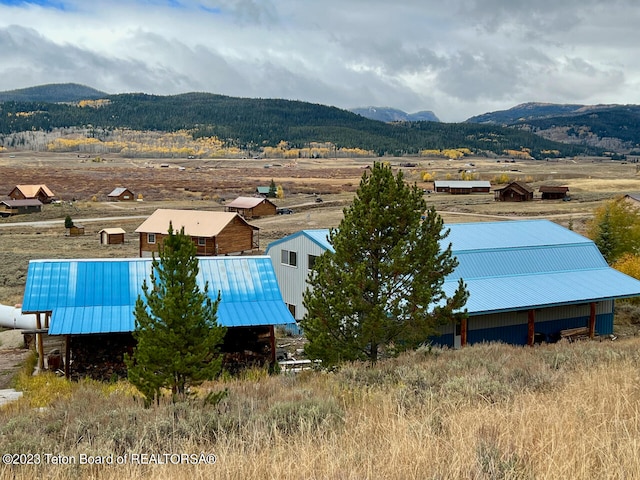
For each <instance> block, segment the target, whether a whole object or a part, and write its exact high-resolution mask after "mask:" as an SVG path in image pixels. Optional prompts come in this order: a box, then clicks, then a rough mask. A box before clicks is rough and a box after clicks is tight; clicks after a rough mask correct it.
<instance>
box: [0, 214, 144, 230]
mask: <svg viewBox="0 0 640 480" xmlns="http://www.w3.org/2000/svg"><path fill="white" fill-rule="evenodd" d="M148 217H149V215H130V216H123V217H98V218H74V219H73V221H74V222H75V223H78V224H82V223H89V222H110V221H118V220H131V219H132V218H148ZM58 225H64V220H41V221H38V222H10V223H0V228H8V227H54V226H58Z"/></svg>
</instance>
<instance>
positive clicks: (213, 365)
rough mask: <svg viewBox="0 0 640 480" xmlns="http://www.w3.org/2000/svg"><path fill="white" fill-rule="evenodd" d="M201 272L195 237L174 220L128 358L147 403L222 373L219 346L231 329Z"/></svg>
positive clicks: (142, 301)
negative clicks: (221, 323) (199, 280)
mask: <svg viewBox="0 0 640 480" xmlns="http://www.w3.org/2000/svg"><path fill="white" fill-rule="evenodd" d="M198 271H199V267H198V258H197V257H196V248H195V245H194V243H193V241H192V240H191V238H190V237H188V236H186V235H185V234H184V229H182V230H181V231H180V232H179V233H174V232H173V227H172V226H171V225H169V235H168V236H166V237H164V241H163V243H162V246H161V248H160V250H159V256H158V258H156V257H155V256H154V258H153V262H152V272H151V285H148V284H147V282H146V281H145V282H144V284H143V286H142V290H143V294H144V295H143V296H138V300H137V302H136V306H135V311H134V314H135V319H136V329H135V331H134V334H133V335H134V337H135V339H136V341H137V345H136V348H135V350H134V353H133V356H132V357H129V356H127V358H126V364H127V369H128V377H129V380H130V381H131V383H133V384H134V385H135V386H136V387H137V388H138V390H140V392H141V393H142V394H143V395H144V396H145V398H146V402H147V404H150V403H151V402H152V401H153V400H156V401H159V398H160V396H161V390H162V389H169V390H171V392H172V394H173V395H174V396H184V395H186V394H188V393H189V388H190V387H192V386H197V385H200V384H201V383H202V382H203V381H205V380H211V379H213V378H214V377H215V376H216V375H217V374H218V373H219V372H220V369H221V365H222V357H221V355H220V354H219V345H220V344H221V342H222V340H223V339H224V335H225V333H226V328H224V327H221V326H219V325H218V323H217V308H218V303H219V301H220V297H219V294H218V299H217V300H216V301H212V300H211V298H209V295H208V285H205V286H204V289H202V290H201V289H200V287H199V285H198V283H197V281H196V276H197V275H198Z"/></svg>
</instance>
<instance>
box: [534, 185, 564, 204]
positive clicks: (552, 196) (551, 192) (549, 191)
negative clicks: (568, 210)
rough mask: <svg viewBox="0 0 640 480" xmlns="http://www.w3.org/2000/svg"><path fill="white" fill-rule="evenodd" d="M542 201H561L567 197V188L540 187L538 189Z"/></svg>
mask: <svg viewBox="0 0 640 480" xmlns="http://www.w3.org/2000/svg"><path fill="white" fill-rule="evenodd" d="M539 191H540V193H541V194H542V200H562V199H563V198H564V197H566V196H567V192H569V187H557V186H553V185H541V186H540V189H539Z"/></svg>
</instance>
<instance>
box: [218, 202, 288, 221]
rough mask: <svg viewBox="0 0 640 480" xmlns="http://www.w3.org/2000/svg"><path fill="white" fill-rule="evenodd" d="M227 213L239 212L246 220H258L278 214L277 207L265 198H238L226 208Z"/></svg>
mask: <svg viewBox="0 0 640 480" xmlns="http://www.w3.org/2000/svg"><path fill="white" fill-rule="evenodd" d="M225 210H226V211H227V212H237V213H239V214H240V215H242V216H243V217H244V218H258V217H265V216H267V215H275V214H276V206H275V205H274V204H273V203H271V201H270V200H268V199H266V198H264V197H238V198H236V199H235V200H234V201H233V202H231V203H228V204H227V206H226V207H225Z"/></svg>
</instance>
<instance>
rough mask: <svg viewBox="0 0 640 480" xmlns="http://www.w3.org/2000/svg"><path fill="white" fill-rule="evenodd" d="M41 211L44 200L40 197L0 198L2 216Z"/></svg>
mask: <svg viewBox="0 0 640 480" xmlns="http://www.w3.org/2000/svg"><path fill="white" fill-rule="evenodd" d="M40 211H42V202H41V201H40V200H38V199H29V200H0V216H2V217H9V216H11V215H20V214H23V213H34V212H40Z"/></svg>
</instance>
